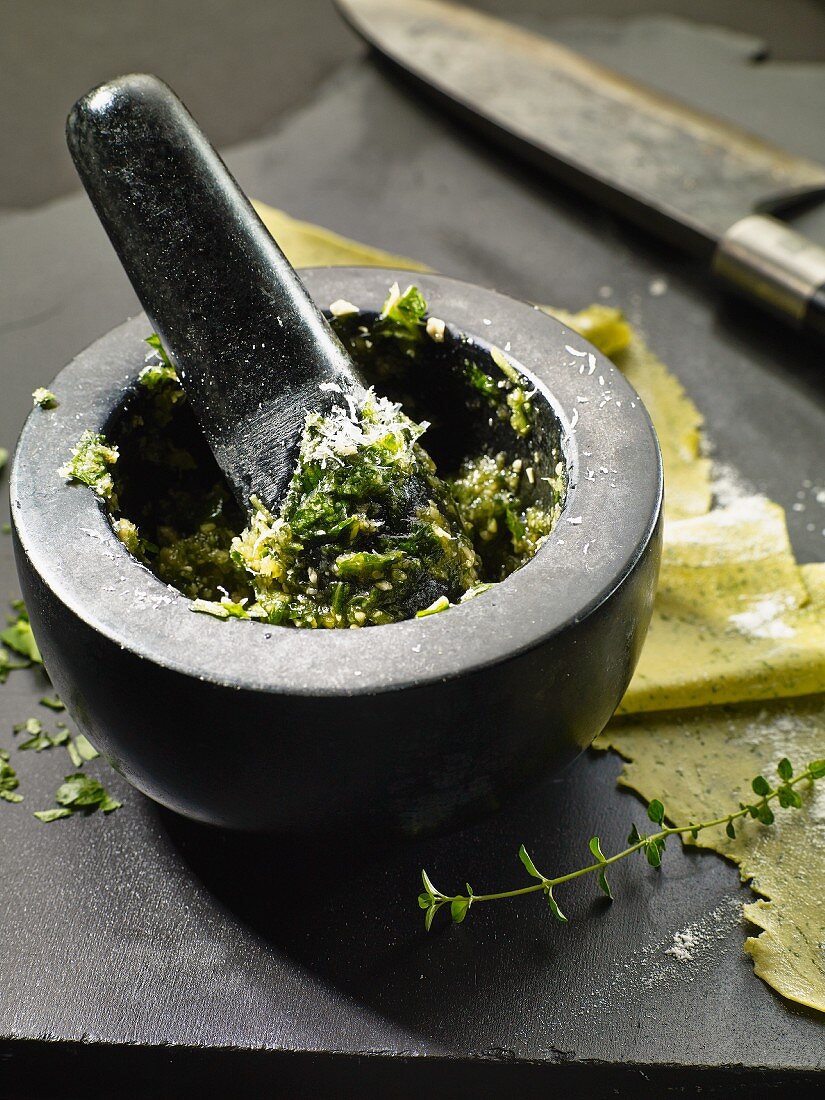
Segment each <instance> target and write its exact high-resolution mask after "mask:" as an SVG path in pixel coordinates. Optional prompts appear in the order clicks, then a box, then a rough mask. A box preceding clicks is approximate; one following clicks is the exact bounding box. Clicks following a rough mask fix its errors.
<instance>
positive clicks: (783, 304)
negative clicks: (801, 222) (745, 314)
mask: <svg viewBox="0 0 825 1100" xmlns="http://www.w3.org/2000/svg"><path fill="white" fill-rule="evenodd" d="M712 267H713V272H714V274H715V275H717V276H718V277H719V278H720V279H722V280H723V281H724V282H725V283H727V284H728V285H729V286H730V287H732V288H733V289H734V290H736V291H737V292H738V293H739V294H741V295H744V296H745V297H748V298H755V299H757V300H758V301H759V302H761V303H762V304H763V305H765V306H767V307H768V309H770V310H771V312H773V313H775V314H778V315H780V316H781V317H783V318H785V319H786V320H788V319H790V320H791V321H792V322H793V323H794V324H795V325H797V326H798V327H800V328H802V327H809V328H812V329H815V330H816V331H817V332H820V333H823V334H825V248H821V247H820V246H819V245H816V244H814V243H813V242H811V241H809V240H808V239H807V238H806V237H803V236H802V235H801V234H800V233H797V232H796V230H794V229H792V228H791V227H790V226H789V225H787V224H786V223H785V222H781V221H779V220H778V219H777V218H771V217H769V216H768V215H767V214H750V215H748V216H747V217H745V218H741V219H740V220H739V221H738V222H735V223H734V224H733V225H732V226H731V227H730V229H728V230H727V232H726V233H724V234H723V236H722V237H721V239H720V241H719V244H718V246H717V248H716V252H715V253H714V257H713V264H712Z"/></svg>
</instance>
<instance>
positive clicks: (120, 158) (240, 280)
mask: <svg viewBox="0 0 825 1100" xmlns="http://www.w3.org/2000/svg"><path fill="white" fill-rule="evenodd" d="M66 136H67V141H68V144H69V149H70V151H71V154H72V157H73V159H74V162H75V165H76V167H77V170H78V172H79V174H80V178H81V180H82V181H83V185H84V187H85V188H86V190H87V192H88V194H89V197H90V198H91V200H92V203H93V205H94V207H95V210H96V211H97V214H98V216H99V218H100V220H101V222H102V223H103V226H104V228H105V230H106V232H107V233H108V235H109V238H110V240H111V242H112V244H113V245H114V247H115V250H116V251H117V254H118V256H119V257H120V260H121V263H122V264H123V267H124V268H125V270H126V273H127V275H128V276H129V278H130V280H131V282H132V286H133V287H134V289H135V292H136V293H137V296H138V298H139V299H140V301H141V304H142V305H143V308H144V309H145V310H146V313H147V314H148V316H149V318H150V320H151V322H152V324H153V325H154V327H155V330H156V331H157V333H158V334H159V335H160V338H161V340H162V341H163V344H164V347H165V348H166V349H167V351H168V352H169V354H170V356H171V358H172V360H173V362H174V363H175V365H176V367H177V370H178V373H179V376H180V379H181V382H182V383H183V386H184V388H185V390H186V393H187V397H188V399H189V401H190V404H191V406H192V409H193V411H194V413H195V416H196V418H197V420H198V422H199V424H200V426H201V430H202V431H203V433H204V435H205V437H206V439H207V441H208V443H209V445H210V447H211V448H212V451H213V453H214V455H215V458H216V459H217V461H218V465H219V466H220V467H221V469H222V470H223V472H224V474H225V475H226V477H227V479H228V481H229V483H230V485H231V486H232V489H233V491H234V493H235V495H236V497H237V498H238V501H239V503H240V504H241V505H242V507H243V508H244V509H245V510H246V509H248V502H249V497H250V494H251V493H257V494H258V496H260V497H261V499H262V500H263V501H264V503H266V504H267V505H269V506H270V507H273V506H274V507H277V505H278V504H279V502H280V500H281V498H282V496H283V494H284V491H285V489H286V486H287V484H288V482H289V479H290V477H291V474H292V470H293V468H294V464H295V458H296V448H297V443H298V440H299V439H300V435H301V432H302V430H303V425H304V419H305V416H306V413H307V412H308V411H311V410H319V411H322V412H325V411H328V410H329V408H330V407H331V406H332V404H333V402H334V400H335V396H336V393H337V390H336V389H335V388H334V387H340V389H341V390H343V391H344V392H345V393H349V394H351V395H352V396H353V397H354V398H355V400H356V401H358V400H359V398H362V397H363V392H364V391H363V386H362V384H361V382H360V380H359V379H358V376H357V373H356V370H355V367H354V365H353V363H352V361H351V360H350V358H349V356H348V355H347V353H346V351H345V350H344V348H343V346H342V345H341V343H340V341H339V340H338V338H337V337H336V336H335V334H334V333H333V331H332V329H331V328H330V326H329V324H328V323H327V321H326V319H325V318H324V316H323V315H322V314H321V312H320V311H319V309H318V308H317V307H316V306H315V304H314V303H313V302H312V300H311V298H310V297H309V294H308V293H307V291H306V289H305V288H304V286H303V284H302V283H301V281H300V279H299V278H298V276H297V275H296V273H295V271H294V269H293V268H292V266H291V265H290V263H289V262H288V260H287V259H286V257H285V256H284V254H283V253H282V252H281V250H280V249H279V248H278V246H277V245H276V244H275V242H274V241H273V239H272V237H271V236H270V234H269V233H268V231H267V229H266V228H265V226H264V225H263V223H262V222H261V220H260V218H259V217H258V215H257V214H256V213H255V211H254V209H253V208H252V206H251V204H250V202H249V200H248V199H247V198H246V196H245V195H244V194H243V192H242V191H241V190H240V188H239V187H238V185H237V183H236V182H235V180H234V179H233V177H232V176H231V175H230V173H229V171H228V169H227V168H226V165H225V164H224V163H223V161H222V160H221V158H220V157H219V156H218V154H217V153H216V152H215V150H214V149H213V148H212V146H211V145H210V144H209V142H208V141H207V139H206V138H205V136H204V135H203V133H202V132H201V130H200V129H199V128H198V126H197V124H196V123H195V121H194V119H193V118H192V116H191V115H190V114H189V112H188V111H187V109H186V108H185V107H184V105H183V103H181V101H180V100H179V99H178V97H177V96H176V95H175V94H174V93H173V92H172V91H171V89H170V88H169V87H168V86H167V85H166V84H164V83H163V82H162V81H161V80H158V79H157V77H154V76H147V75H141V74H135V75H131V76H124V77H120V78H119V79H117V80H113V81H111V82H110V83H108V84H103V85H101V86H100V87H99V88H96V89H95V90H93V91H91V92H89V93H88V95H86V96H84V97H83V98H82V99H80V100H78V102H77V103H76V104H75V105H74V107H73V108H72V111H71V113H70V115H69V118H68V121H67V124H66ZM321 383H333V384H334V385H333V386H329V385H327V386H325V387H324V389H319V385H320V384H321ZM339 396H340V395H339Z"/></svg>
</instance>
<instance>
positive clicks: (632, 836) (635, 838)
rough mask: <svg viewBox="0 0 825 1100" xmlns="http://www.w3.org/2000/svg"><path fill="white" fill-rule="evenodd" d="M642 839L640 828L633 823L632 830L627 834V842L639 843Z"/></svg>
mask: <svg viewBox="0 0 825 1100" xmlns="http://www.w3.org/2000/svg"><path fill="white" fill-rule="evenodd" d="M641 839H642V837H641V834H640V833H639V830H638V829H637V828H636V826H635V825H631V827H630V832H629V833H628V834H627V843H628V844H638V843H639V841H640V840H641Z"/></svg>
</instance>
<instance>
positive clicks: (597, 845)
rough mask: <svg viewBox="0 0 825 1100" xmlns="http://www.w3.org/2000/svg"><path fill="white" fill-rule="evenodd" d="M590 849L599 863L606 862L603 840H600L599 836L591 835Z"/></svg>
mask: <svg viewBox="0 0 825 1100" xmlns="http://www.w3.org/2000/svg"><path fill="white" fill-rule="evenodd" d="M590 851H591V852H592V853H593V855H594V856H595V858H596V859H597V860H598V861H599V863H604V862H605V858H604V854H603V852H602V846H601V842H600V841H599V838H598V837H597V836H591V838H590Z"/></svg>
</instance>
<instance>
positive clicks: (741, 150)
mask: <svg viewBox="0 0 825 1100" xmlns="http://www.w3.org/2000/svg"><path fill="white" fill-rule="evenodd" d="M336 4H337V6H338V9H339V11H340V12H341V13H342V15H343V16H344V18H345V19H346V20H347V21H348V22H349V24H350V25H351V26H352V27H353V29H354V30H355V31H356V32H357V33H358V34H359V35H360V36H361V37H362V38H364V39H365V40H366V41H367V43H368V44H369V45H370V46H372V47H373V48H374V49H376V50H378V51H379V52H380V53H381V54H382V55H383V56H384V57H385V58H387V59H388V60H389V61H390V62H391V63H392V64H393V65H394V66H395V67H398V68H400V69H401V70H402V71H403V72H404V73H405V74H406V75H407V76H411V77H412V78H413V79H414V80H415V81H416V83H417V84H418V85H420V86H421V87H423V88H424V89H426V90H427V91H428V92H429V93H431V94H434V95H436V96H437V97H438V98H439V100H440V101H441V102H442V103H443V104H446V105H447V106H448V107H449V108H450V109H451V110H452V111H453V112H455V113H457V114H458V115H459V116H460V117H461V118H462V119H463V120H465V121H466V122H468V123H469V124H471V125H473V126H474V127H475V128H476V129H480V130H481V131H482V132H483V133H484V134H485V135H486V136H487V137H488V138H489V139H491V141H493V142H495V143H498V144H501V145H504V146H505V147H506V148H508V149H510V150H511V151H514V152H516V153H517V154H518V155H520V156H521V157H523V158H525V159H527V160H529V161H532V162H533V163H534V164H537V165H538V166H539V167H541V168H544V169H546V170H548V171H550V172H552V173H553V174H554V175H556V176H558V177H560V178H561V179H563V180H564V181H566V182H567V183H568V184H571V185H572V186H574V187H575V188H577V189H578V190H580V191H582V192H584V193H585V194H588V195H590V196H592V197H594V198H596V199H598V200H599V201H602V202H604V203H605V204H606V205H608V206H610V207H611V208H613V209H614V210H617V211H618V212H619V213H621V214H623V215H625V216H627V217H629V218H630V219H632V220H633V221H635V222H637V223H639V224H641V225H642V226H643V227H644V228H646V229H648V230H651V231H653V232H656V233H658V234H659V235H660V236H662V237H664V238H665V239H667V240H669V241H671V242H672V243H674V244H676V245H678V246H680V247H682V248H684V249H686V250H687V251H689V252H692V253H693V254H694V255H697V256H699V257H700V258H702V259H704V260H705V261H706V262H708V263H709V264H710V266H711V268H712V270H713V271H714V273H715V274H716V276H717V277H718V278H719V279H720V280H722V282H723V283H726V284H727V285H728V286H729V287H731V288H733V289H734V290H736V291H737V292H739V293H740V294H743V295H745V296H746V297H749V298H751V299H752V300H753V301H755V302H757V303H758V304H760V305H762V306H763V307H765V308H767V309H768V310H770V311H771V312H773V313H775V314H776V315H778V316H780V317H782V318H784V319H785V320H787V321H789V322H791V323H793V324H794V325H796V326H797V327H808V328H811V329H813V330H815V331H817V332H818V333H819V334H820V335H822V336H825V249H823V248H821V247H820V246H818V245H816V244H814V243H813V242H811V241H809V240H807V239H806V238H805V237H803V236H802V235H801V234H800V233H797V232H796V231H795V230H794V229H793V228H792V227H791V226H789V225H787V224H786V223H785V222H783V221H781V220H779V219H778V218H776V217H774V216H772V215H773V214H776V213H779V212H781V211H784V210H789V209H791V208H792V207H793V206H794V205H796V204H799V203H802V202H809V201H811V200H813V199H814V198H816V197H818V196H825V166H823V165H821V164H818V163H816V162H815V161H812V160H807V159H805V158H804V157H798V156H794V155H791V154H789V153H787V152H786V151H784V150H782V149H781V148H779V147H778V146H776V145H773V144H771V143H770V142H767V141H763V140H762V139H760V138H758V137H756V136H754V135H752V134H750V133H747V132H746V131H744V130H741V129H738V128H737V127H735V126H733V125H731V124H730V123H727V122H724V121H722V120H720V119H717V118H714V117H713V116H711V115H708V114H705V113H703V112H700V111H696V110H694V109H692V108H690V107H688V106H686V105H685V104H683V103H681V102H679V101H677V100H674V99H670V98H668V97H667V96H665V95H663V94H661V93H659V92H654V91H652V90H650V89H647V88H645V87H643V86H642V85H640V84H636V83H634V82H633V81H631V80H629V79H627V78H625V77H623V76H621V75H620V74H618V73H615V72H613V71H612V70H610V69H608V68H606V67H604V66H602V65H599V64H597V63H595V62H592V61H589V60H587V59H585V58H583V57H581V56H580V55H578V54H576V53H575V52H574V51H572V50H569V49H567V48H566V47H564V46H561V45H559V44H558V43H556V42H553V41H552V40H551V39H548V38H543V37H541V36H539V35H536V34H532V33H530V32H528V31H525V30H522V29H520V28H518V27H515V26H513V25H512V24H509V23H506V22H504V21H502V20H500V19H496V18H494V17H492V16H489V15H486V14H482V13H481V12H477V11H474V10H471V9H469V8H466V7H463V6H461V5H459V4H453V3H445V2H443V0H336Z"/></svg>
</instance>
